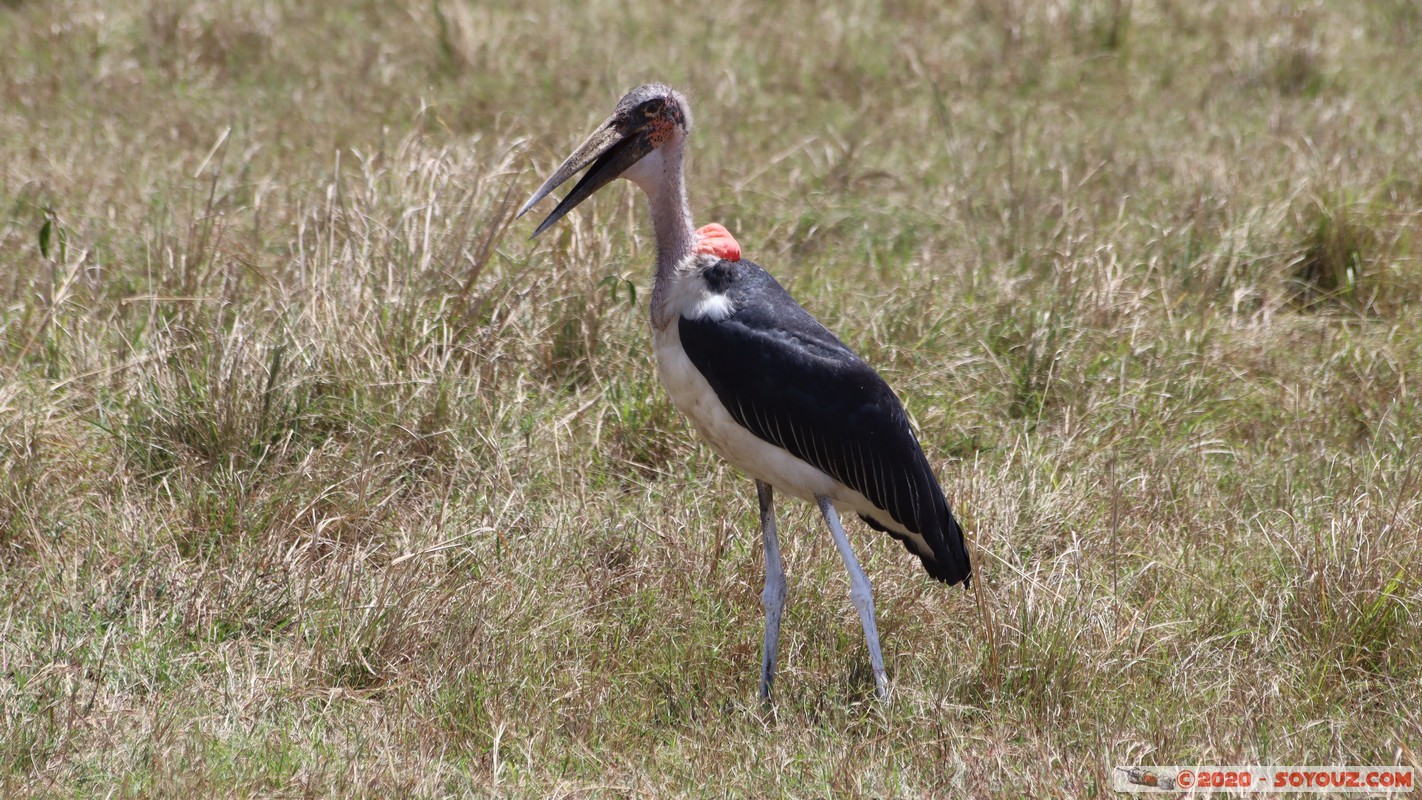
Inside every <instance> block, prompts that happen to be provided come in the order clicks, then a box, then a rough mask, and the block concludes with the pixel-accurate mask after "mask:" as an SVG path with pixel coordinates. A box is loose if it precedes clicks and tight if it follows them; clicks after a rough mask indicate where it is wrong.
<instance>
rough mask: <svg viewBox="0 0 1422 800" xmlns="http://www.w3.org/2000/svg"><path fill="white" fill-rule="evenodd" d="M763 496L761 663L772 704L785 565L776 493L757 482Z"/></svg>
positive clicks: (764, 695)
mask: <svg viewBox="0 0 1422 800" xmlns="http://www.w3.org/2000/svg"><path fill="white" fill-rule="evenodd" d="M755 491H756V494H757V495H758V496H759V497H760V532H761V535H762V536H764V537H765V591H764V592H763V593H761V595H760V602H761V605H763V606H765V654H764V656H763V657H762V658H761V661H760V699H761V700H763V701H765V702H767V703H768V702H770V686H771V684H772V683H774V682H775V658H776V652H777V651H778V650H779V649H780V616H781V614H782V613H783V612H784V611H785V564H784V563H783V562H782V561H781V560H780V541H779V539H777V538H776V535H775V490H774V489H772V488H771V486H770V484H768V483H766V482H765V481H761V480H758V481H756V482H755Z"/></svg>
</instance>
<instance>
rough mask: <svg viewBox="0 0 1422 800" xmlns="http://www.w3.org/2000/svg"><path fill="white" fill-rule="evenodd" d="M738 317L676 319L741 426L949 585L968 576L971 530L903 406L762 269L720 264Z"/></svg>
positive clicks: (711, 279)
mask: <svg viewBox="0 0 1422 800" xmlns="http://www.w3.org/2000/svg"><path fill="white" fill-rule="evenodd" d="M704 275H705V277H706V278H707V283H708V285H710V286H711V287H713V289H714V290H716V291H720V292H724V293H726V295H727V296H728V297H729V299H730V300H731V303H732V305H733V307H734V309H735V310H734V311H733V312H732V313H731V315H730V316H728V317H726V318H725V319H722V320H713V319H710V318H709V317H704V318H701V319H688V318H686V317H682V318H681V319H680V320H678V322H677V324H678V331H679V333H680V335H681V344H682V347H683V348H684V349H685V350H686V354H687V356H688V357H689V358H690V359H691V363H692V364H694V365H695V366H696V368H697V369H698V370H700V372H701V374H702V375H703V376H704V377H705V378H706V381H707V382H708V383H709V384H711V388H712V390H714V391H715V392H716V396H717V397H718V398H720V400H721V404H722V405H723V406H725V407H726V410H727V411H728V412H729V413H730V415H731V417H732V418H734V419H735V420H736V422H738V423H740V424H741V425H744V426H745V427H746V428H747V429H748V430H750V431H751V433H753V434H755V435H756V436H758V437H760V438H761V439H764V440H765V441H767V442H770V443H771V444H774V445H777V446H779V447H782V448H784V449H785V450H788V451H789V452H790V453H791V454H792V455H794V456H796V457H797V458H800V459H802V460H804V461H806V462H809V463H810V464H813V465H814V466H815V467H817V468H819V469H821V470H823V471H824V472H825V473H826V474H828V475H830V476H832V477H833V478H834V479H835V480H837V481H839V482H840V483H843V484H844V485H845V486H848V487H850V488H851V489H854V490H855V491H857V492H859V493H860V494H862V495H864V496H865V497H866V498H868V499H869V501H870V502H872V503H874V505H876V506H878V507H879V508H882V509H884V510H885V511H887V512H888V514H889V515H890V516H891V517H892V518H893V521H894V522H897V523H898V524H899V525H901V526H903V527H904V528H907V529H908V530H909V531H912V532H913V533H916V534H918V535H920V536H921V537H923V540H924V542H925V543H926V544H927V545H928V547H929V549H930V551H929V552H921V551H920V549H919V548H917V547H915V546H914V543H913V542H912V541H911V540H909V539H907V538H904V537H903V536H901V535H896V534H894V532H893V531H890V530H889V529H888V528H887V527H886V525H887V524H888V521H887V520H876V519H873V518H871V517H870V516H866V515H861V516H863V518H864V521H865V522H867V523H869V525H870V526H871V527H873V528H875V529H876V530H880V531H884V532H886V533H889V534H890V535H894V536H895V538H898V539H900V540H901V541H903V543H904V546H905V547H906V548H908V550H909V551H910V552H912V553H913V554H914V555H917V556H918V557H919V558H921V559H922V560H923V566H924V569H925V570H927V572H928V574H929V575H931V576H933V577H934V578H937V579H938V580H941V581H944V582H947V583H949V584H954V583H958V582H959V581H966V580H967V579H968V577H969V575H970V574H971V572H972V568H971V566H970V565H969V563H968V554H967V550H966V549H965V547H964V543H963V532H962V529H961V528H960V527H959V526H958V522H957V520H955V519H954V518H953V514H952V511H950V510H949V507H948V501H947V499H946V498H945V497H944V496H943V490H942V489H941V488H940V487H939V485H938V481H937V480H936V479H935V478H934V477H933V470H932V469H931V468H930V467H929V464H928V459H927V458H925V457H924V454H923V449H922V448H921V447H919V444H918V440H917V439H916V438H915V437H914V435H913V430H912V428H911V427H910V426H909V421H908V415H907V414H906V413H905V412H904V408H903V405H902V404H900V403H899V399H898V398H897V397H896V396H895V395H894V392H893V390H891V389H890V388H889V386H888V384H886V383H885V382H884V380H883V378H880V377H879V374H878V373H876V372H875V371H874V370H873V369H872V368H870V367H869V365H868V364H865V363H864V362H863V361H862V360H861V359H860V358H859V357H858V356H857V355H855V354H854V352H853V351H851V350H850V349H849V348H848V347H846V346H845V344H844V343H843V342H841V341H840V340H839V339H838V338H837V337H835V335H834V334H833V333H830V331H829V330H828V329H827V328H825V327H824V326H823V325H821V324H820V323H819V322H818V321H816V320H815V318H814V317H812V316H810V314H809V312H807V311H805V309H803V308H801V307H800V305H799V304H798V303H796V302H795V300H794V298H792V297H790V295H789V293H788V292H786V291H785V289H784V288H783V287H781V286H780V284H779V283H778V282H776V280H775V279H774V278H773V277H771V276H770V274H769V273H767V272H766V271H765V270H763V269H761V268H760V267H759V266H757V265H756V264H754V263H751V262H749V261H738V262H730V261H721V262H719V263H717V264H715V265H714V266H711V267H709V268H708V269H707V270H706V272H705V273H704Z"/></svg>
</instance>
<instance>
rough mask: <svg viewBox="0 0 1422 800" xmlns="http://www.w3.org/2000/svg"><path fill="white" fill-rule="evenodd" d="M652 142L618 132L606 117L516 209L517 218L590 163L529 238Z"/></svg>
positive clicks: (617, 172)
mask: <svg viewBox="0 0 1422 800" xmlns="http://www.w3.org/2000/svg"><path fill="white" fill-rule="evenodd" d="M654 149H655V145H653V144H652V143H651V141H650V140H649V138H648V136H647V134H646V132H645V131H643V130H635V131H632V132H631V133H627V134H624V133H621V132H619V131H618V130H617V125H616V124H615V123H614V120H612V119H609V120H607V122H604V123H603V124H602V127H600V128H598V129H597V131H596V132H595V133H593V135H592V136H589V137H588V139H587V141H585V142H583V143H582V144H581V145H579V146H578V149H577V150H574V151H573V154H572V155H570V156H568V160H566V161H564V162H563V166H561V167H559V168H558V171H557V172H554V173H553V174H552V175H551V176H549V178H548V180H546V181H544V182H543V185H542V186H540V187H538V191H536V192H534V193H533V196H532V197H530V198H528V202H527V203H524V204H523V208H520V209H519V210H518V215H519V216H520V217H521V216H523V215H524V214H526V213H528V210H529V209H530V208H532V207H533V205H534V204H535V203H537V202H538V201H539V200H542V199H543V198H545V197H547V196H548V195H549V194H550V193H552V191H553V190H554V189H557V188H558V187H559V186H561V185H562V184H563V183H564V182H565V181H567V180H568V179H569V178H571V177H573V176H574V175H576V174H577V173H578V170H580V169H582V168H583V167H586V166H587V165H588V164H590V163H591V164H592V168H591V169H589V170H588V171H587V174H586V175H583V178H582V180H580V181H578V182H577V184H576V185H575V186H573V191H571V192H569V193H568V196H567V197H564V198H563V202H561V203H559V204H558V207H557V208H555V209H553V213H552V214H549V215H548V218H547V219H545V220H543V222H541V223H539V225H538V228H537V229H536V230H534V232H533V236H530V237H528V238H530V239H532V238H533V237H534V236H537V235H538V234H540V233H543V232H544V231H546V230H548V229H549V228H550V227H552V226H553V223H555V222H557V221H558V220H560V219H562V218H563V217H564V216H566V215H567V213H568V212H569V211H572V210H573V209H574V208H576V207H577V205H578V204H579V203H581V202H583V201H584V200H586V199H588V198H589V197H592V195H593V193H594V192H596V191H597V190H598V189H601V188H602V187H604V186H606V185H607V184H609V183H611V182H612V181H613V180H615V179H616V178H617V177H618V176H619V175H621V174H622V173H623V172H626V171H627V168H628V167H630V166H632V165H633V164H636V163H637V161H638V160H639V159H641V158H642V156H645V155H646V154H648V153H650V152H652V150H654Z"/></svg>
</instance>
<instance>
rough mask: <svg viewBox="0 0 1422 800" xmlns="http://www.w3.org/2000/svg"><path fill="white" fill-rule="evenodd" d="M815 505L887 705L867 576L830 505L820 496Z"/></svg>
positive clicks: (886, 678) (876, 684) (885, 677)
mask: <svg viewBox="0 0 1422 800" xmlns="http://www.w3.org/2000/svg"><path fill="white" fill-rule="evenodd" d="M815 502H816V503H817V504H819V507H820V513H821V514H823V515H824V518H825V522H826V523H827V524H828V525H829V529H830V535H831V536H833V537H834V546H835V547H837V548H839V555H840V558H842V559H843V560H844V566H845V569H848V570H849V599H850V600H851V601H853V602H854V607H855V608H857V609H859V622H860V624H862V625H863V626H864V641H865V643H866V644H867V645H868V646H869V666H870V668H872V669H873V670H874V691H875V692H876V693H877V694H878V695H879V699H880V700H883V701H886V702H887V701H888V699H889V676H888V674H887V673H885V672H884V655H883V653H881V652H880V650H879V626H878V625H876V624H875V623H874V592H873V590H872V589H871V588H870V586H869V576H867V575H865V574H864V569H863V568H862V567H860V566H859V560H858V559H856V558H855V557H854V550H853V549H852V548H851V547H850V546H849V537H847V536H845V535H844V527H843V526H841V525H840V524H839V513H838V512H836V511H835V510H834V503H832V502H830V499H829V498H828V497H825V496H824V495H820V496H819V497H816V498H815Z"/></svg>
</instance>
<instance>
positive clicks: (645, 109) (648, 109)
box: [642, 97, 665, 117]
mask: <svg viewBox="0 0 1422 800" xmlns="http://www.w3.org/2000/svg"><path fill="white" fill-rule="evenodd" d="M664 105H665V103H664V102H662V99H661V98H660V97H654V98H652V99H651V100H648V101H647V102H645V103H643V104H642V113H643V114H644V115H646V116H648V117H655V116H658V115H659V114H661V113H662V107H663V106H664Z"/></svg>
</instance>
